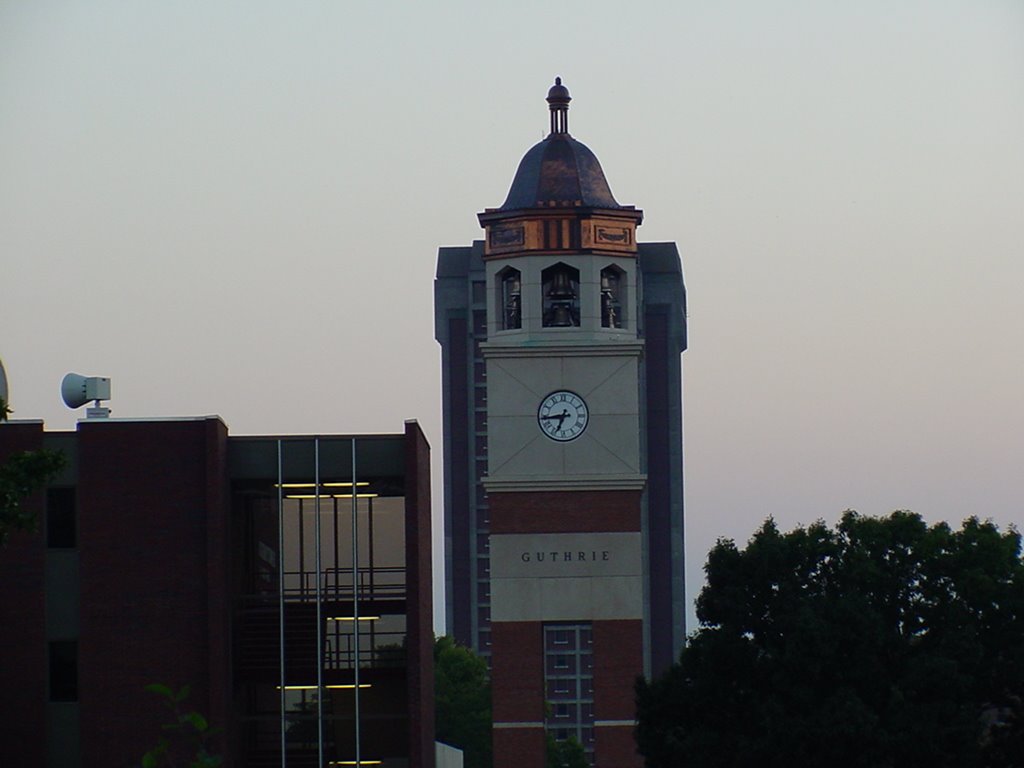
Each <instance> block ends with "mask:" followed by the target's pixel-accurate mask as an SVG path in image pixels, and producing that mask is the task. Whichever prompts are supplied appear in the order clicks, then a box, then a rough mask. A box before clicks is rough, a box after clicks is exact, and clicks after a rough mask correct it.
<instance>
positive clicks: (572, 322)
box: [540, 264, 580, 328]
mask: <svg viewBox="0 0 1024 768" xmlns="http://www.w3.org/2000/svg"><path fill="white" fill-rule="evenodd" d="M540 277H541V293H542V297H543V300H544V315H543V325H544V327H545V328H571V327H574V326H575V327H578V326H579V324H580V271H579V270H578V269H573V268H572V267H570V266H569V265H568V264H555V265H554V266H553V267H548V268H547V269H545V270H544V271H543V272H541V275H540Z"/></svg>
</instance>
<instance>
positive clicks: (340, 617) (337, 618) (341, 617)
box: [327, 616, 380, 621]
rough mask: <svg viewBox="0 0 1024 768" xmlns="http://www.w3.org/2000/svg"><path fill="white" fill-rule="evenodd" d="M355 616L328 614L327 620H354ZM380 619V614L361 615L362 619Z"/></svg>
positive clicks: (360, 618)
mask: <svg viewBox="0 0 1024 768" xmlns="http://www.w3.org/2000/svg"><path fill="white" fill-rule="evenodd" d="M355 618H356V617H355V616H328V617H327V620H328V621H354V620H355ZM378 619H380V616H360V617H359V620H360V621H377V620H378Z"/></svg>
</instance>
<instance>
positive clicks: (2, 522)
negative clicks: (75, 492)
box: [0, 397, 67, 545]
mask: <svg viewBox="0 0 1024 768" xmlns="http://www.w3.org/2000/svg"><path fill="white" fill-rule="evenodd" d="M10 412H11V409H10V407H9V406H8V404H7V401H6V400H4V399H3V398H2V397H0V421H7V417H8V415H9V414H10ZM66 464H67V458H66V457H65V456H64V454H63V453H61V452H60V451H48V450H45V449H40V450H38V451H19V452H17V453H13V454H11V455H10V456H8V457H7V459H6V460H5V461H4V462H3V463H0V545H4V544H6V543H7V540H8V539H9V538H10V535H11V533H13V532H14V531H26V530H28V531H31V530H35V527H36V516H35V514H33V513H32V512H30V511H26V510H25V509H24V508H22V502H24V501H25V499H26V498H28V497H29V496H31V495H32V494H33V493H35V492H36V491H38V490H39V489H41V488H42V487H43V486H45V485H46V484H47V483H48V482H50V481H51V480H52V479H53V478H54V477H56V476H57V475H58V474H59V473H60V471H61V470H62V469H64V466H65V465H66Z"/></svg>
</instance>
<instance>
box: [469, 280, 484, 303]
mask: <svg viewBox="0 0 1024 768" xmlns="http://www.w3.org/2000/svg"><path fill="white" fill-rule="evenodd" d="M484 285H485V283H483V282H480V281H477V280H474V281H473V283H472V286H471V290H472V292H473V296H472V299H473V303H474V304H483V303H484V302H485V301H487V296H486V294H485V292H484Z"/></svg>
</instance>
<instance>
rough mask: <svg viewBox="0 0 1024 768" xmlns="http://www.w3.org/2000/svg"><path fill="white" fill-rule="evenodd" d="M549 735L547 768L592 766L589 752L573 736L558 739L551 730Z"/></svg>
mask: <svg viewBox="0 0 1024 768" xmlns="http://www.w3.org/2000/svg"><path fill="white" fill-rule="evenodd" d="M546 736H547V760H546V762H545V768H590V761H589V760H588V759H587V753H586V752H585V751H584V749H583V745H582V744H580V743H579V742H578V741H577V740H576V739H574V738H573V737H571V736H570V737H569V738H568V739H566V740H565V741H556V740H555V737H554V736H553V735H552V734H551V732H550V731H548V733H547V734H546Z"/></svg>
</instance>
